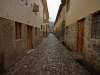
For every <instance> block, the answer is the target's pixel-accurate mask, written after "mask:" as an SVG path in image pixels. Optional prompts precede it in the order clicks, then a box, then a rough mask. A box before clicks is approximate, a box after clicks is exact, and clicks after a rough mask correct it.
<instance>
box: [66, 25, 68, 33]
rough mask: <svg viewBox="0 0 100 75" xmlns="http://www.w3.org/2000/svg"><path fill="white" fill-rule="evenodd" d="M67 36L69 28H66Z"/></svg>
mask: <svg viewBox="0 0 100 75" xmlns="http://www.w3.org/2000/svg"><path fill="white" fill-rule="evenodd" d="M66 35H68V26H66Z"/></svg>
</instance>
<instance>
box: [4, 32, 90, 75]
mask: <svg viewBox="0 0 100 75" xmlns="http://www.w3.org/2000/svg"><path fill="white" fill-rule="evenodd" d="M3 75H88V74H85V72H84V71H83V70H82V68H81V66H80V65H79V64H78V63H76V61H75V60H74V59H73V58H72V57H71V56H70V55H69V54H68V53H67V50H66V48H65V47H64V46H63V45H62V44H61V43H59V41H58V40H57V39H56V38H55V37H54V35H53V34H49V36H48V38H47V39H46V40H44V41H43V42H42V43H41V44H40V45H38V47H37V48H35V50H34V51H33V52H31V53H30V54H28V55H26V56H24V57H23V58H22V59H21V60H20V61H19V62H18V63H16V64H15V65H14V66H13V67H11V68H10V69H9V70H8V71H6V72H5V74H3Z"/></svg>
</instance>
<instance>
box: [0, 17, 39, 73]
mask: <svg viewBox="0 0 100 75" xmlns="http://www.w3.org/2000/svg"><path fill="white" fill-rule="evenodd" d="M21 31H22V32H21V34H22V35H21V39H18V40H16V34H15V33H16V32H15V21H12V20H9V19H5V18H1V17H0V72H3V71H4V70H6V69H8V68H9V67H10V66H12V65H13V64H14V63H15V62H17V61H19V60H20V59H21V58H22V57H23V56H24V55H25V54H26V53H27V52H28V51H29V50H28V48H27V25H26V24H23V23H22V28H21ZM1 40H2V41H1ZM32 40H33V42H32V44H33V47H34V48H35V47H36V46H37V45H38V44H39V43H40V41H41V39H40V28H37V36H35V29H34V27H33V28H32ZM1 48H2V49H1Z"/></svg>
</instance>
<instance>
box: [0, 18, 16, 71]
mask: <svg viewBox="0 0 100 75" xmlns="http://www.w3.org/2000/svg"><path fill="white" fill-rule="evenodd" d="M0 26H1V30H0V31H1V40H2V44H1V46H2V50H1V54H0V55H1V57H2V60H1V62H2V65H3V66H2V70H3V69H7V68H9V66H11V65H12V64H14V60H15V59H14V36H13V34H14V33H13V29H14V21H11V20H8V19H4V18H0Z"/></svg>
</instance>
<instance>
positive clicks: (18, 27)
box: [15, 22, 22, 40]
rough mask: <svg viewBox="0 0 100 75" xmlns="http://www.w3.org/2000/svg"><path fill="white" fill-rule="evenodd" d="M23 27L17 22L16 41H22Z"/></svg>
mask: <svg viewBox="0 0 100 75" xmlns="http://www.w3.org/2000/svg"><path fill="white" fill-rule="evenodd" d="M21 26H22V23H19V22H15V32H16V39H17V40H18V39H21Z"/></svg>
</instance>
